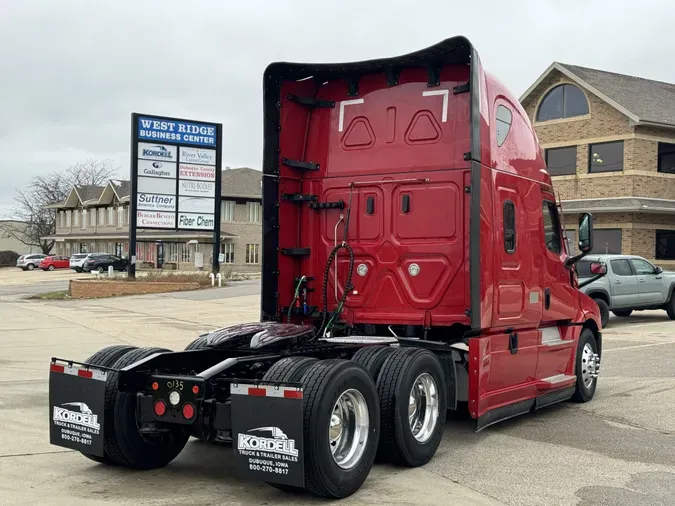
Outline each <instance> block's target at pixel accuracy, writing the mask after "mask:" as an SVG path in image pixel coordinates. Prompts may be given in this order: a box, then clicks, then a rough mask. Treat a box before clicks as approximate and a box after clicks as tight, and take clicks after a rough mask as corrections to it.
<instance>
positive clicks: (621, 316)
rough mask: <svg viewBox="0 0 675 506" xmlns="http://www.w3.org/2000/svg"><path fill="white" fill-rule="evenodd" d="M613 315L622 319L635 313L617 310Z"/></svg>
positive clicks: (627, 310) (630, 310) (629, 310)
mask: <svg viewBox="0 0 675 506" xmlns="http://www.w3.org/2000/svg"><path fill="white" fill-rule="evenodd" d="M612 313H614V314H615V315H616V316H618V317H620V318H627V317H629V316H630V315H631V314H632V313H633V310H632V309H615V310H614V311H612Z"/></svg>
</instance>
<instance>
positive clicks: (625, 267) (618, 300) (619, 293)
mask: <svg viewBox="0 0 675 506" xmlns="http://www.w3.org/2000/svg"><path fill="white" fill-rule="evenodd" d="M594 262H602V263H604V264H606V265H607V274H606V275H605V276H603V277H601V278H599V279H597V280H595V281H593V282H592V283H589V284H587V285H585V286H582V287H581V288H580V290H581V291H582V292H584V293H585V294H587V295H589V296H590V297H592V298H593V299H594V300H595V302H596V303H597V304H598V307H599V308H600V314H601V318H602V326H603V328H604V327H605V326H607V323H608V322H609V312H610V311H611V312H612V313H614V314H615V315H616V316H623V317H625V316H630V314H631V313H632V312H633V311H640V310H645V309H664V310H665V311H666V312H667V313H668V316H669V317H670V319H671V320H675V298H674V297H673V289H674V288H675V272H668V271H664V270H663V269H661V267H658V266H655V265H653V264H652V263H651V262H648V261H647V260H645V259H644V258H642V257H639V256H635V255H592V254H591V255H588V256H587V257H585V258H584V259H583V260H581V261H579V262H578V263H577V266H576V267H577V273H578V275H579V283H580V284H581V283H582V282H583V281H587V280H588V279H589V278H593V277H594V275H593V274H592V273H591V269H590V266H591V263H594Z"/></svg>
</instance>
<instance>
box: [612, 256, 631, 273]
mask: <svg viewBox="0 0 675 506" xmlns="http://www.w3.org/2000/svg"><path fill="white" fill-rule="evenodd" d="M609 263H610V264H611V266H612V271H613V272H614V274H616V275H617V276H632V275H633V271H632V270H631V268H630V264H629V263H628V260H626V259H618V260H612V261H610V262H609Z"/></svg>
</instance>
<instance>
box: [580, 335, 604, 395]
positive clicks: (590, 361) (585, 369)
mask: <svg viewBox="0 0 675 506" xmlns="http://www.w3.org/2000/svg"><path fill="white" fill-rule="evenodd" d="M599 369H600V357H598V355H596V354H595V352H594V351H593V348H591V345H590V344H588V343H586V344H584V349H583V351H582V353H581V379H582V380H583V382H584V385H585V386H586V388H590V387H591V385H593V382H594V381H595V378H597V377H598V371H599Z"/></svg>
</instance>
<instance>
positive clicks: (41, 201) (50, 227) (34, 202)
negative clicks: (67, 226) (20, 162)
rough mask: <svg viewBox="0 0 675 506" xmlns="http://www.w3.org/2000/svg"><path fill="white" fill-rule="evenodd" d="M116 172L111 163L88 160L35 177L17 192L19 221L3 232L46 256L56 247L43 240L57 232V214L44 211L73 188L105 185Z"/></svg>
mask: <svg viewBox="0 0 675 506" xmlns="http://www.w3.org/2000/svg"><path fill="white" fill-rule="evenodd" d="M115 172H116V169H115V168H114V167H113V166H112V164H111V162H110V161H109V160H103V161H99V160H92V159H86V160H85V161H84V162H81V163H77V164H75V165H73V166H72V167H69V168H68V169H66V170H65V172H63V173H59V172H50V173H48V174H45V175H44V176H36V177H34V178H33V179H32V180H31V182H30V183H29V184H28V187H27V188H26V189H24V190H17V191H16V197H14V200H15V201H16V206H15V207H14V210H13V213H12V214H13V216H14V218H15V219H16V220H17V221H16V222H5V223H3V224H0V229H1V230H2V232H4V233H5V234H6V235H8V236H9V237H13V238H14V239H16V240H18V241H20V242H21V243H23V244H25V245H26V246H36V247H38V248H40V249H41V250H42V253H44V254H45V255H47V254H49V252H50V251H51V250H52V248H53V247H54V241H53V240H43V239H42V238H43V237H47V236H50V235H53V234H54V233H55V232H56V212H55V210H54V209H45V207H46V206H48V205H50V204H55V203H57V202H62V201H64V200H65V199H66V198H67V197H68V194H69V193H70V191H71V190H72V188H73V186H76V185H77V186H87V185H88V186H102V185H105V184H106V183H107V180H108V179H110V178H112V177H113V176H114V175H115Z"/></svg>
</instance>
